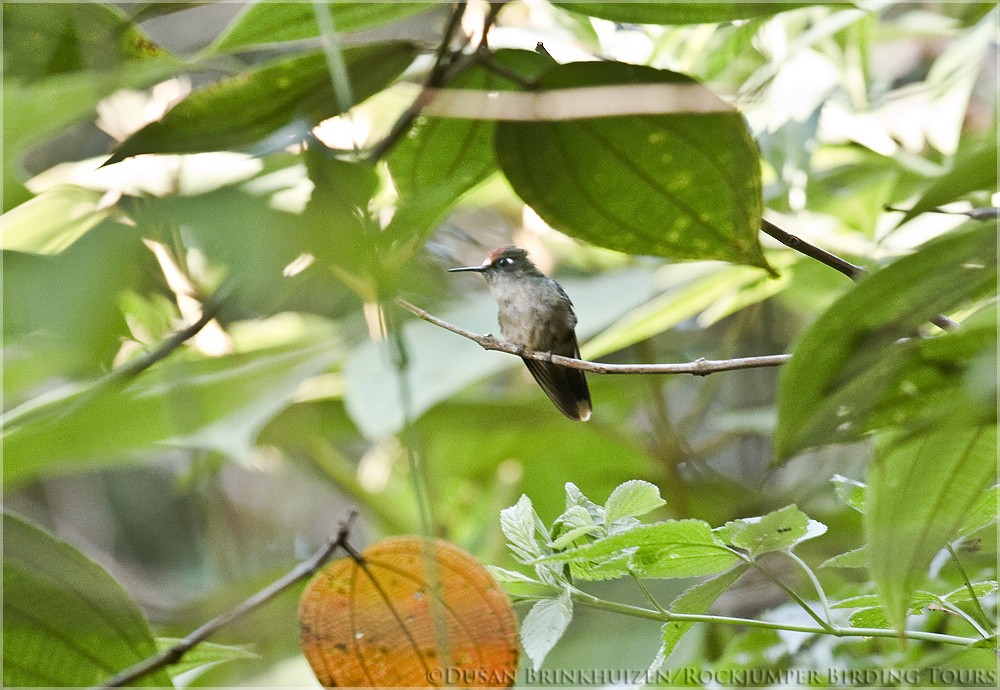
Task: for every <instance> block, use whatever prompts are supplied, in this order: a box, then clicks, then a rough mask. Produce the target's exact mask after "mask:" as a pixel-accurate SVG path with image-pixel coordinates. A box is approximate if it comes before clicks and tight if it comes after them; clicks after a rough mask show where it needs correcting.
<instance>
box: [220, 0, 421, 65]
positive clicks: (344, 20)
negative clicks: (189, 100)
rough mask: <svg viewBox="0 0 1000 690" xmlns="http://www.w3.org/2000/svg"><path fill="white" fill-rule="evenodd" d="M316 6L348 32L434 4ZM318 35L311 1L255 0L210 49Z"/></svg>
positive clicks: (336, 26) (233, 48)
mask: <svg viewBox="0 0 1000 690" xmlns="http://www.w3.org/2000/svg"><path fill="white" fill-rule="evenodd" d="M319 7H320V8H321V9H323V10H325V11H329V12H330V16H331V18H332V20H333V26H334V29H336V31H337V32H338V33H349V32H351V31H357V30H359V29H366V28H368V27H371V26H378V25H380V24H387V23H389V22H394V21H396V20H399V19H403V18H405V17H409V16H412V15H414V14H418V13H420V12H426V11H428V10H430V9H432V8H433V3H426V2H423V3H421V2H330V3H327V4H325V5H320V6H319ZM319 35H320V31H319V27H318V26H317V24H316V6H315V5H314V4H313V3H308V2H266V1H265V2H256V3H252V4H250V5H248V6H247V7H246V9H245V10H244V11H242V12H241V13H240V14H239V15H238V16H237V17H236V18H235V19H233V21H232V22H231V23H230V24H229V26H227V27H226V29H225V30H224V31H223V32H222V34H221V35H220V36H219V38H218V39H217V40H216V41H215V43H213V44H212V45H211V46H210V47H209V50H210V51H211V52H215V53H221V52H228V51H237V50H246V49H247V48H250V47H253V46H261V45H266V44H270V43H283V42H285V41H298V40H302V39H304V38H315V37H316V36H319Z"/></svg>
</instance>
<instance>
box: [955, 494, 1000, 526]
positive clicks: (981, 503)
mask: <svg viewBox="0 0 1000 690" xmlns="http://www.w3.org/2000/svg"><path fill="white" fill-rule="evenodd" d="M998 515H1000V486H992V487H990V488H989V489H987V490H986V491H985V492H984V493H983V495H982V496H980V497H979V500H978V501H976V503H975V504H974V505H973V506H972V508H971V509H970V510H969V514H968V515H967V516H966V517H965V520H963V521H962V524H961V525H959V527H958V530H957V531H956V532H955V534H954V536H953V539H958V538H961V537H967V536H969V535H970V534H974V533H976V532H978V531H979V530H981V529H984V528H986V527H989V526H990V525H995V524H996V522H997V517H998Z"/></svg>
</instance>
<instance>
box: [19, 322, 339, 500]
mask: <svg viewBox="0 0 1000 690" xmlns="http://www.w3.org/2000/svg"><path fill="white" fill-rule="evenodd" d="M335 357H336V351H335V350H334V348H333V347H332V346H331V338H330V335H329V333H328V332H327V331H326V329H325V328H322V329H318V332H317V333H316V334H315V335H314V336H313V337H312V338H308V339H303V341H301V342H293V343H290V344H288V345H284V346H279V347H273V348H266V349H261V350H257V351H252V352H245V353H238V354H234V355H229V356H226V357H218V358H211V359H200V360H191V361H178V360H177V359H170V360H167V361H165V362H161V363H160V364H158V365H156V366H154V367H152V368H150V369H149V370H147V371H146V372H144V373H143V374H142V375H141V376H140V377H139V378H137V379H136V380H135V381H133V382H131V383H129V384H127V385H124V386H114V385H110V386H108V385H102V384H101V383H100V382H97V383H95V384H92V388H90V389H84V390H83V391H82V392H76V391H75V390H73V391H72V392H71V393H70V394H68V395H65V396H64V397H61V398H59V399H56V400H53V401H50V402H47V403H45V404H41V403H39V404H38V405H37V406H33V409H31V410H30V412H29V413H26V414H24V415H21V414H20V413H19V411H18V410H15V411H13V412H11V413H10V415H9V416H15V415H16V416H18V417H20V416H23V417H25V418H26V420H27V421H25V422H24V423H22V424H21V425H20V426H14V427H11V426H10V424H9V422H8V425H7V430H6V433H5V435H4V437H3V443H4V453H3V469H4V477H3V479H4V484H5V486H7V487H11V486H15V485H18V484H21V483H24V482H26V481H29V480H31V479H34V478H37V477H43V476H53V475H56V474H65V473H67V472H74V471H79V470H81V469H85V468H86V469H90V468H94V467H98V466H106V465H109V464H117V463H121V462H125V461H128V462H135V461H138V460H142V459H143V458H145V457H148V451H153V450H157V449H163V448H166V447H183V448H201V449H209V450H215V451H219V452H222V453H225V454H227V455H229V456H230V457H232V458H235V459H237V460H244V459H245V458H247V457H248V456H249V454H250V452H251V451H252V443H253V439H254V438H255V436H256V434H257V432H258V431H259V430H260V429H261V427H263V425H264V424H265V423H266V422H267V421H268V420H270V419H271V418H272V417H273V416H274V415H275V414H277V413H278V412H279V411H281V410H282V409H284V407H285V406H287V405H288V403H289V400H290V398H291V396H292V394H293V393H294V392H295V390H296V389H297V388H298V386H299V384H300V383H301V382H302V381H304V380H305V379H307V378H309V377H310V376H313V375H315V374H318V373H320V372H322V371H324V370H325V369H326V368H328V367H329V366H330V364H331V363H332V362H333V360H334V359H335Z"/></svg>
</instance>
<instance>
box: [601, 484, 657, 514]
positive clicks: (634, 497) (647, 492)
mask: <svg viewBox="0 0 1000 690" xmlns="http://www.w3.org/2000/svg"><path fill="white" fill-rule="evenodd" d="M666 503H667V502H666V501H664V500H663V499H662V498H661V497H660V490H659V489H658V488H656V486H655V485H654V484H650V483H649V482H644V481H642V480H640V479H634V480H632V481H629V482H625V483H624V484H621V485H619V486H618V487H617V488H616V489H615V490H614V491H612V492H611V495H610V496H609V497H608V500H607V502H605V504H604V513H605V519H606V520H607V522H608V524H610V523H612V522H614V521H615V520H619V519H621V518H626V517H641V516H643V515H645V514H646V513H649V512H652V511H654V510H656V509H657V508H659V507H660V506H663V505H666Z"/></svg>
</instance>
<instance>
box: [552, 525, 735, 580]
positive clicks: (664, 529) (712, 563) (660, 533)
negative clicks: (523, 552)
mask: <svg viewBox="0 0 1000 690" xmlns="http://www.w3.org/2000/svg"><path fill="white" fill-rule="evenodd" d="M627 550H634V551H632V553H631V567H632V569H633V571H634V572H635V574H636V575H637V576H639V577H646V578H657V577H664V578H671V577H695V576H698V575H712V574H715V573H718V572H721V571H723V570H726V569H727V568H730V567H732V566H733V565H734V564H736V563H738V562H739V561H740V557H739V556H737V555H736V554H735V553H733V552H732V551H730V550H729V549H727V548H726V547H725V546H723V545H722V544H721V543H720V542H719V541H718V540H717V539H715V538H714V537H713V535H712V529H711V527H709V526H708V523H706V522H703V521H701V520H672V521H669V522H658V523H656V524H652V525H640V526H638V527H635V528H634V529H631V530H629V531H628V532H624V533H619V534H614V535H611V536H609V537H605V538H604V539H597V540H595V541H593V542H591V543H589V544H585V545H583V546H579V547H576V548H573V549H568V550H566V551H562V552H560V553H556V554H552V555H549V556H543V557H542V558H538V559H536V561H535V562H536V563H569V562H579V563H587V562H596V563H598V564H600V563H601V562H604V561H608V560H613V558H614V557H618V556H620V555H622V553H623V552H625V551H627Z"/></svg>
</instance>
